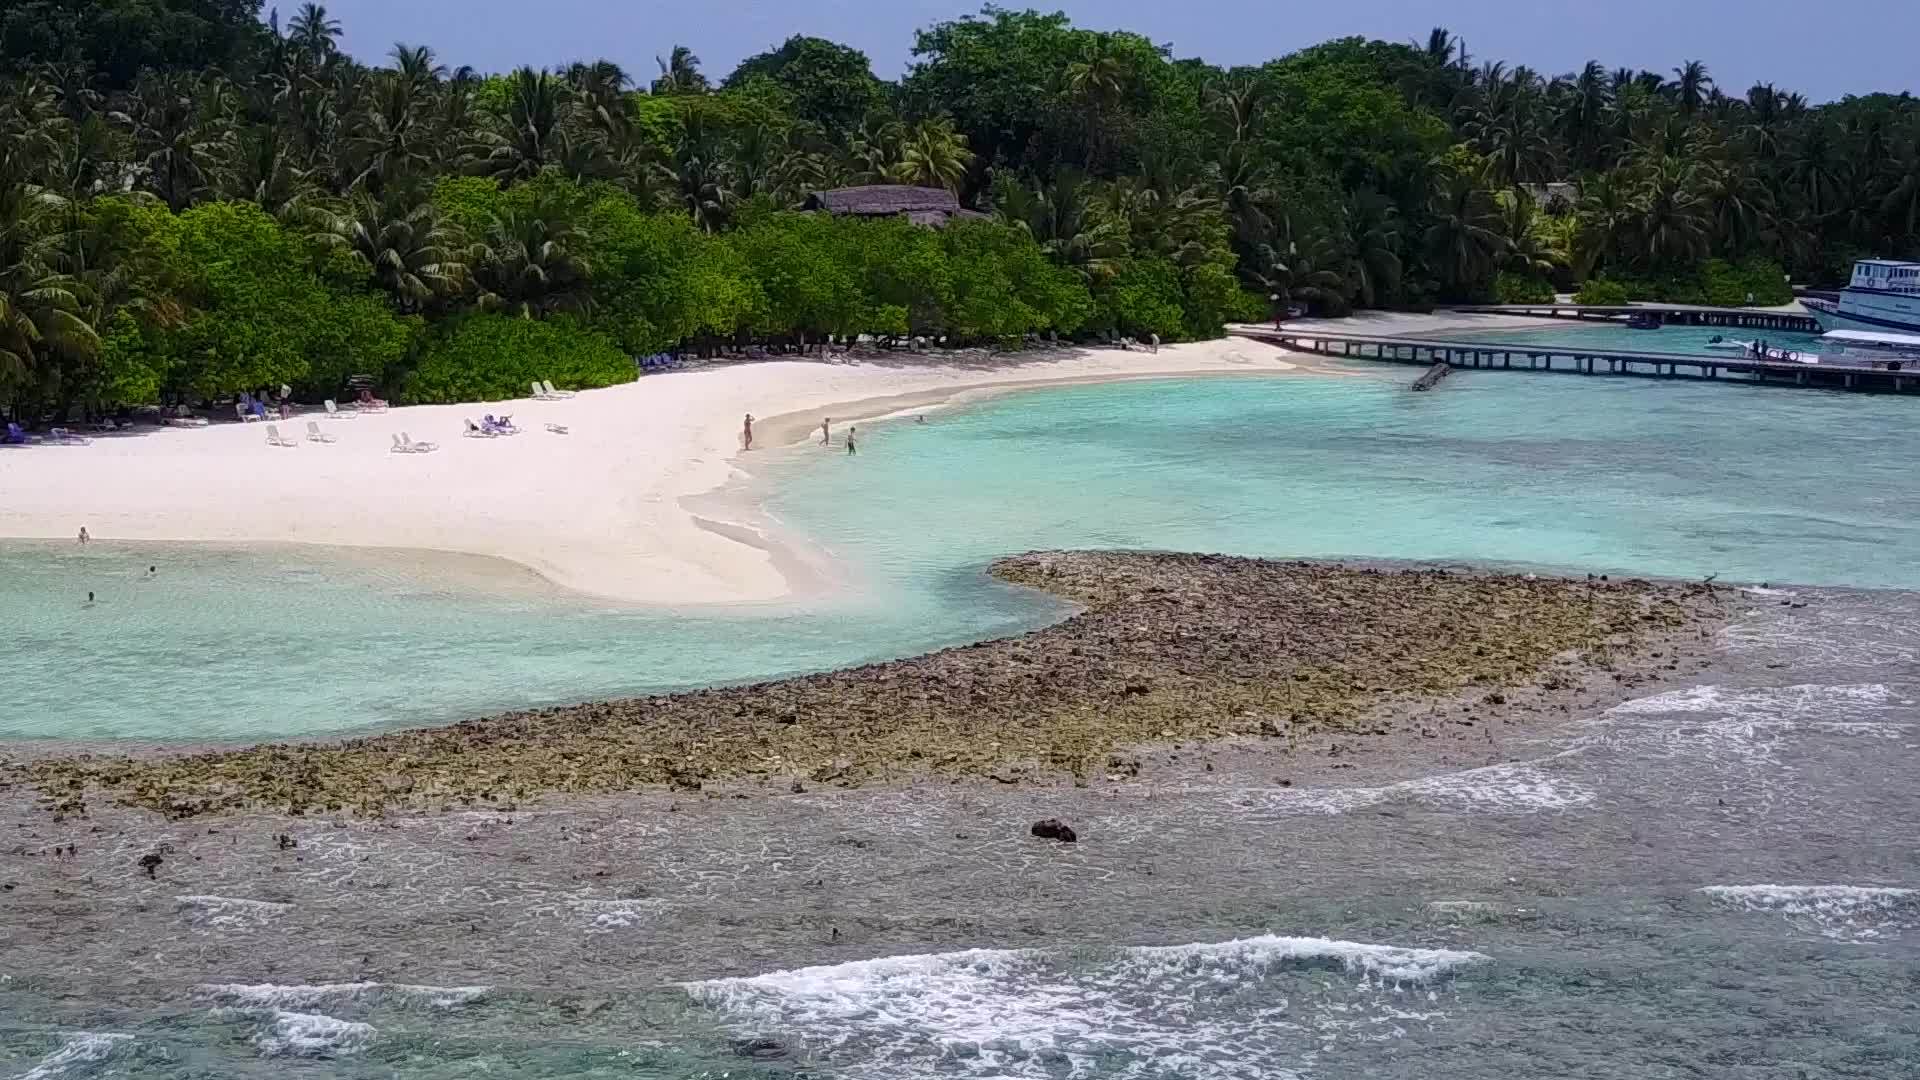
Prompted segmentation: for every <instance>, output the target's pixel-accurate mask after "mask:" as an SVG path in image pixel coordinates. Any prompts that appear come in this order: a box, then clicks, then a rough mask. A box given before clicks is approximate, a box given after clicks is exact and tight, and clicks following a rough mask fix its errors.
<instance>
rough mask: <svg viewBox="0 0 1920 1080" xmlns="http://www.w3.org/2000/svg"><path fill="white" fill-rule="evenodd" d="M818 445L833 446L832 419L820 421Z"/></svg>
mask: <svg viewBox="0 0 1920 1080" xmlns="http://www.w3.org/2000/svg"><path fill="white" fill-rule="evenodd" d="M820 445H821V446H832V445H833V417H831V416H828V417H824V418H822V419H821V421H820Z"/></svg>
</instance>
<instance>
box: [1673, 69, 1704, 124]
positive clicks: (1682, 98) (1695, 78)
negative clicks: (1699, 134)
mask: <svg viewBox="0 0 1920 1080" xmlns="http://www.w3.org/2000/svg"><path fill="white" fill-rule="evenodd" d="M1673 75H1674V81H1673V85H1672V91H1673V98H1674V101H1676V102H1678V103H1679V105H1680V111H1681V113H1682V114H1684V115H1686V116H1687V117H1689V118H1691V117H1692V116H1693V115H1694V114H1695V113H1697V112H1699V111H1700V107H1701V106H1702V105H1704V104H1706V102H1707V92H1708V91H1709V90H1711V89H1712V88H1713V76H1711V75H1709V74H1707V65H1705V64H1703V63H1701V62H1700V61H1698V60H1689V61H1687V62H1686V64H1685V65H1684V66H1682V67H1677V68H1674V69H1673Z"/></svg>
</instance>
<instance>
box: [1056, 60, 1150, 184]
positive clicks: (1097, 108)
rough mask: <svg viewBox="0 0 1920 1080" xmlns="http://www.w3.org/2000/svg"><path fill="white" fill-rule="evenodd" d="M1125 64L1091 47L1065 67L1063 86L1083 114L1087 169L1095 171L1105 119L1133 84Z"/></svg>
mask: <svg viewBox="0 0 1920 1080" xmlns="http://www.w3.org/2000/svg"><path fill="white" fill-rule="evenodd" d="M1132 77H1133V75H1132V71H1131V70H1130V68H1129V67H1128V65H1127V62H1126V60H1124V59H1123V58H1121V57H1120V56H1118V55H1117V54H1115V53H1113V52H1111V51H1108V50H1107V49H1105V48H1103V47H1101V46H1098V45H1090V46H1088V47H1087V51H1086V52H1085V53H1083V54H1082V55H1081V57H1080V59H1078V60H1076V61H1074V62H1073V63H1071V64H1069V65H1067V71H1066V77H1065V84H1066V91H1067V94H1068V96H1069V97H1072V98H1074V99H1075V100H1077V101H1079V102H1080V107H1081V108H1082V109H1083V110H1085V113H1086V128H1087V148H1086V155H1087V156H1086V166H1087V168H1088V169H1093V168H1095V167H1097V165H1098V163H1099V156H1100V141H1101V137H1102V133H1103V132H1104V131H1105V130H1106V127H1107V124H1106V115H1107V113H1108V111H1109V110H1111V109H1115V108H1117V107H1118V106H1119V104H1120V100H1121V98H1122V97H1124V96H1125V94H1126V92H1127V86H1128V84H1129V83H1130V81H1131V80H1132Z"/></svg>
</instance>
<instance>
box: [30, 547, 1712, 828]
mask: <svg viewBox="0 0 1920 1080" xmlns="http://www.w3.org/2000/svg"><path fill="white" fill-rule="evenodd" d="M992 573H993V574H995V575H996V576H998V577H1000V578H1002V579H1005V580H1007V581H1010V582H1014V583H1017V584H1021V585H1026V586H1030V587H1033V588H1037V589H1042V590H1045V591H1047V592H1049V593H1053V594H1055V595H1058V596H1061V597H1063V598H1066V599H1068V600H1071V601H1073V602H1075V603H1077V604H1079V605H1081V607H1082V609H1083V610H1081V611H1080V612H1079V613H1078V614H1076V615H1074V616H1072V617H1071V618H1068V619H1066V620H1065V621H1063V622H1061V623H1059V624H1057V625H1054V626H1051V627H1048V628H1045V629H1042V630H1038V631H1034V632H1032V633H1029V634H1025V635H1022V636H1019V637H1013V638H1006V639H1001V640H995V641H988V642H983V643H980V644H977V645H970V646H966V647H962V648H954V649H947V650H943V651H941V652H937V653H932V654H929V655H926V656H919V657H913V658H910V659H904V660H897V661H891V662H887V663H880V664H872V665H867V666H864V667H857V668H850V669H846V670H841V671H833V672H827V673H823V674H818V675H808V676H803V677H799V678H792V679H785V680H780V681H776V682H768V683H761V684H757V685H752V686H742V687H733V688H725V689H713V690H703V691H698V692H692V693H679V694H667V695H659V696H654V697H646V698H635V699H631V700H621V701H606V702H596V703H591V704H584V705H576V706H569V707H564V708H548V709H539V710H531V711H525V712H516V713H509V714H505V715H500V716H493V717H487V718H483V719H476V720H470V721H467V722H463V723H459V724H455V725H452V726H449V727H443V728H433V729H424V730H414V731H402V732H395V733H390V734H382V735H378V736H373V737H367V738H358V739H352V740H347V741H342V742H337V743H328V744H299V745H262V746H257V747H251V748H247V749H239V750H234V749H223V750H218V751H203V752H181V753H174V754H165V755H159V756H154V757H143V758H132V757H118V756H100V755H83V756H73V757H56V758H50V759H45V760H39V761H33V762H28V763H24V764H19V765H15V766H12V767H10V768H8V769H7V770H6V771H5V772H3V773H0V784H5V785H6V786H15V787H23V788H30V789H34V790H37V792H38V793H39V799H40V802H41V804H42V805H43V806H44V807H45V808H47V809H49V810H51V811H52V812H54V813H56V814H60V815H70V814H75V813H81V812H84V811H85V810H86V808H87V805H88V802H89V801H90V800H95V801H97V800H101V799H106V800H111V801H115V802H119V803H123V804H126V805H129V806H133V807H139V808H144V809H148V810H153V811H157V812H160V813H162V814H165V815H167V816H169V817H172V818H188V817H194V816H198V815H203V814H214V813H223V812H239V811H245V810H264V811H278V812H290V813H294V814H301V813H338V812H358V813H363V814H381V813H385V812H388V811H391V810H398V809H405V808H434V807H449V806H453V807H462V806H464V807H483V808H508V807H514V806H521V805H524V804H526V803H527V802H529V801H530V800H537V799H539V798H540V797H542V796H548V795H552V794H555V793H573V794H609V793H618V792H626V791H635V790H645V789H649V788H666V789H669V790H682V791H695V790H706V791H710V792H712V791H722V790H725V791H730V792H734V793H738V792H743V791H744V792H751V791H753V790H754V789H755V788H756V787H759V788H764V789H767V790H803V789H804V787H805V786H806V785H809V784H812V785H835V786H842V787H854V786H863V785H871V784H901V783H910V782H914V781H923V780H941V779H966V778H981V779H986V778H992V779H994V780H999V781H1001V782H1003V783H1021V782H1041V783H1044V782H1065V781H1067V780H1069V779H1078V780H1083V779H1084V778H1086V777H1088V776H1089V775H1094V774H1112V773H1114V772H1115V771H1122V772H1125V771H1129V770H1137V769H1138V768H1139V758H1138V756H1136V754H1135V751H1137V750H1138V749H1139V748H1142V747H1154V746H1170V745H1181V744H1186V743H1192V742H1209V743H1213V742H1221V741H1229V742H1234V743H1237V744H1250V745H1259V744H1263V743H1272V742H1275V741H1280V742H1281V743H1282V745H1283V746H1290V745H1293V744H1295V743H1297V742H1299V741H1301V740H1303V739H1308V740H1311V739H1320V740H1322V741H1324V740H1326V739H1328V738H1330V737H1331V738H1335V739H1345V740H1364V739H1370V738H1371V739H1383V738H1385V739H1391V738H1397V737H1412V738H1419V737H1422V736H1424V737H1427V738H1433V737H1435V735H1436V732H1435V730H1434V728H1435V726H1436V725H1438V724H1441V723H1451V724H1456V725H1457V724H1466V725H1468V726H1471V723H1472V721H1471V719H1470V717H1471V716H1472V714H1473V713H1474V711H1475V710H1476V709H1478V710H1480V711H1482V712H1485V711H1492V710H1499V709H1500V707H1501V706H1503V705H1505V704H1506V703H1507V700H1508V697H1509V695H1531V697H1530V700H1537V699H1539V698H1540V696H1541V695H1551V694H1553V693H1556V692H1563V691H1564V692H1567V693H1575V692H1579V693H1585V692H1586V690H1585V688H1586V687H1588V686H1590V685H1594V684H1595V683H1596V681H1597V682H1599V683H1601V684H1604V683H1605V682H1607V681H1608V680H1609V678H1610V680H1611V682H1612V683H1614V684H1619V685H1625V686H1632V685H1637V684H1638V683H1640V682H1642V681H1644V680H1645V679H1647V678H1649V677H1652V676H1653V674H1654V673H1657V672H1658V671H1659V670H1660V669H1662V668H1677V667H1678V665H1679V654H1678V653H1677V652H1676V651H1675V649H1674V643H1675V642H1683V641H1699V640H1704V639H1705V638H1706V637H1707V636H1708V634H1709V633H1710V632H1711V631H1712V630H1713V629H1714V628H1716V627H1717V626H1718V625H1719V624H1720V622H1721V621H1722V619H1723V613H1722V610H1721V608H1722V602H1723V598H1724V595H1725V593H1724V591H1723V590H1717V589H1714V588H1712V587H1708V586H1702V585H1685V584H1676V583H1659V582H1648V581H1639V580H1630V581H1622V580H1607V579H1605V578H1591V577H1590V578H1588V579H1586V580H1573V579H1558V578H1545V577H1535V576H1533V575H1524V576H1522V575H1513V574H1498V573H1482V572H1463V571H1457V570H1443V569H1403V568H1378V567H1354V566H1344V565H1336V564H1326V563H1309V562H1276V561H1268V560H1259V559H1246V558H1233V557H1227V556H1217V555H1183V554H1167V553H1150V552H1057V551H1056V552H1036V553H1032V554H1027V555H1021V556H1017V557H1014V558H1009V559H1005V560H1002V561H1001V562H999V563H996V564H995V565H994V566H993V567H992ZM1443 710H1445V711H1446V715H1447V716H1448V717H1450V719H1448V720H1445V721H1442V720H1440V719H1439V718H1440V717H1441V716H1442V712H1443ZM1460 713H1464V714H1465V715H1466V716H1468V717H1469V719H1466V720H1461V719H1459V718H1458V714H1460Z"/></svg>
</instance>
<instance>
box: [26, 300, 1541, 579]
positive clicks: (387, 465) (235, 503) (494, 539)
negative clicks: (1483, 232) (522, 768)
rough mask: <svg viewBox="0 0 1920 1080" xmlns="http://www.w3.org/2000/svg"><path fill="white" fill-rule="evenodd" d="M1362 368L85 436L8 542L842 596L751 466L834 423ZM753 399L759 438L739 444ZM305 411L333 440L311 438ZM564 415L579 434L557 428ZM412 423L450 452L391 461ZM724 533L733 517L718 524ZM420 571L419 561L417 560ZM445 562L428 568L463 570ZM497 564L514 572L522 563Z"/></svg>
mask: <svg viewBox="0 0 1920 1080" xmlns="http://www.w3.org/2000/svg"><path fill="white" fill-rule="evenodd" d="M1325 322H1326V324H1327V325H1330V326H1332V325H1339V324H1342V323H1348V322H1352V323H1355V324H1360V325H1364V326H1366V327H1368V328H1369V330H1370V332H1374V331H1377V332H1395V333H1412V332H1418V331H1420V330H1422V329H1424V328H1428V327H1433V326H1456V325H1468V326H1475V327H1483V328H1484V327H1497V328H1502V329H1506V328H1513V327H1524V326H1529V325H1549V326H1551V325H1554V324H1553V323H1552V322H1551V321H1550V320H1544V321H1543V320H1538V319H1522V318H1515V317H1507V316H1457V315H1429V316H1418V315H1406V314H1392V313H1368V314H1365V315H1357V316H1351V317H1349V318H1348V319H1346V320H1325ZM1277 375H1298V376H1305V377H1322V378H1365V377H1369V374H1368V373H1367V372H1365V371H1362V370H1358V369H1353V368H1347V367H1343V366H1341V365H1340V364H1338V363H1337V362H1329V361H1328V360H1327V359H1326V358H1323V357H1318V356H1315V355H1313V354H1306V353H1296V352H1292V351H1289V350H1284V349H1279V348H1276V347H1273V346H1269V345H1265V344H1262V343H1259V342H1255V341H1250V340H1247V339H1241V338H1234V337H1226V338H1220V339H1214V340H1211V341H1202V342H1192V343H1186V344H1179V345H1167V346H1163V347H1162V349H1161V351H1160V352H1159V353H1158V354H1154V353H1147V352H1142V351H1122V350H1119V349H1113V348H1063V349H1055V350H1047V351H1041V352H1034V353H1016V354H1005V355H999V356H987V355H979V354H968V353H950V354H938V355H933V356H924V355H914V354H902V355H900V356H898V357H888V358H886V362H883V363H856V364H828V363H823V362H819V361H811V360H805V361H802V360H776V361H762V362H756V363H752V364H738V365H724V366H717V367H712V368H705V369H694V370H690V371H681V372H673V373H668V374H664V375H651V376H643V377H642V378H640V379H638V380H636V381H635V382H633V383H627V384H622V385H620V386H615V387H609V388H606V389H603V390H595V391H584V392H581V393H580V394H579V395H578V396H576V397H574V398H571V399H567V400H562V401H554V402H534V401H529V400H521V401H514V402H505V403H470V404H462V405H422V406H407V407H401V408H395V409H392V410H389V411H387V412H384V413H373V414H367V415H364V416H360V417H358V418H356V419H355V421H354V422H352V423H342V422H337V421H329V420H326V419H322V418H320V417H319V415H318V414H316V413H306V414H302V415H300V416H297V417H295V418H294V419H292V420H288V421H284V422H279V423H280V424H281V426H282V429H283V434H286V435H289V436H292V437H294V438H296V439H300V440H301V441H300V442H299V443H298V445H297V448H295V449H291V450H289V449H284V448H275V447H269V446H267V445H265V438H264V431H263V425H256V424H237V423H236V424H220V425H216V426H214V427H212V428H208V429H200V430H178V429H155V430H151V431H148V430H142V431H141V432H140V433H138V434H133V435H117V436H104V437H101V438H97V439H95V440H94V442H93V444H92V445H90V446H85V447H69V446H38V447H29V448H25V449H19V450H10V451H8V452H7V464H8V465H10V466H14V467H13V468H11V469H10V471H9V476H8V483H7V485H6V490H5V492H4V496H5V501H6V502H7V503H8V504H9V513H8V514H7V515H5V516H4V518H0V540H37V541H53V542H58V541H62V540H70V538H71V537H72V536H73V534H74V532H75V531H76V530H77V529H78V527H79V526H80V525H82V524H84V525H86V526H87V527H88V529H89V531H90V532H91V533H92V534H93V536H94V538H95V541H96V542H97V543H108V544H111V543H114V542H116V541H123V542H133V543H164V544H184V545H192V544H215V545H245V546H256V545H279V544H286V545H303V546H314V547H328V548H339V549H347V550H387V551H392V552H418V553H428V554H429V557H430V561H433V560H437V559H438V558H439V557H441V556H448V557H455V558H458V557H473V556H478V557H483V558H491V559H500V560H505V561H506V562H509V563H512V564H514V565H515V567H516V568H517V569H520V570H525V571H529V572H531V573H532V574H534V575H536V576H538V577H539V578H541V579H542V580H543V582H544V583H545V584H546V585H547V586H550V587H552V588H555V589H558V590H560V591H561V592H563V593H566V594H568V595H571V596H574V597H576V598H578V599H579V600H582V601H591V602H597V603H615V604H627V605H634V606H644V607H659V608H710V607H730V606H743V605H758V604H768V603H781V602H796V601H810V600H818V599H820V598H822V597H823V596H825V595H829V594H832V593H834V592H836V591H840V590H842V589H843V588H844V586H845V585H846V583H847V582H848V581H849V580H850V574H849V572H848V570H847V568H843V567H837V566H836V565H834V562H833V560H832V558H831V557H829V556H828V555H826V553H825V552H823V551H821V550H819V549H817V548H814V547H813V546H812V545H811V544H810V542H809V541H808V538H806V537H805V536H801V535H797V534H795V533H793V532H790V531H788V530H787V529H785V528H784V527H783V526H782V525H781V523H779V522H777V521H775V520H773V519H772V518H771V517H769V516H768V515H767V514H766V513H765V510H764V503H763V500H762V498H761V497H760V495H759V494H758V493H757V492H754V491H753V490H752V486H751V485H752V481H753V480H754V479H755V470H754V468H753V465H752V462H753V460H754V459H755V458H756V457H757V456H758V455H759V454H760V453H762V450H761V448H760V447H765V448H766V450H768V451H775V452H778V451H786V450H792V449H795V448H798V447H801V446H803V445H804V444H805V443H806V442H808V441H809V438H810V436H811V435H812V433H813V432H814V431H815V430H816V429H817V426H818V424H819V421H820V419H821V418H822V417H823V416H833V417H834V419H835V427H836V429H839V430H844V427H843V426H842V425H843V424H854V423H862V422H871V421H874V420H876V419H884V418H887V417H891V416H895V415H899V414H903V413H907V412H911V411H916V410H921V409H930V408H953V407H957V406H962V405H965V404H969V403H972V402H974V401H978V400H984V399H987V398H990V397H996V396H1000V395H1005V394H1010V393H1016V392H1019V391H1022V390H1029V389H1046V388H1049V387H1058V386H1077V385H1093V384H1099V383H1107V382H1132V381H1145V380H1160V379H1185V378H1216V377H1222V376H1242V377H1253V376H1258V377H1272V376H1277ZM487 412H508V413H511V414H513V415H514V416H516V417H517V419H518V422H519V424H520V426H521V427H522V428H523V429H524V430H525V433H524V434H522V435H520V436H517V437H513V438H506V439H487V440H478V439H465V438H459V437H457V436H454V435H453V433H454V432H457V431H458V430H459V429H460V427H461V425H462V423H463V421H464V419H465V418H467V417H471V416H478V415H481V414H483V413H487ZM748 412H753V413H755V415H756V416H757V417H761V419H758V420H757V421H756V425H755V430H756V435H757V436H758V438H757V439H756V442H757V443H759V444H760V446H757V447H756V449H755V450H754V451H744V450H742V449H741V447H740V445H739V442H740V440H739V424H740V417H741V416H743V415H744V414H745V413H748ZM309 422H314V423H317V424H319V425H320V427H321V430H322V431H323V433H325V434H327V435H329V436H332V437H334V438H335V439H336V440H337V443H336V444H334V445H325V446H322V445H315V444H311V443H308V442H306V441H305V439H304V434H305V432H304V428H305V425H306V424H307V423H309ZM550 423H557V424H564V425H566V426H567V427H568V428H569V431H570V433H569V434H568V435H567V436H565V437H560V436H557V435H554V434H551V433H549V432H547V431H546V430H544V428H545V425H547V424H550ZM401 432H406V433H407V434H408V435H410V436H411V437H413V438H415V439H419V440H430V441H432V440H436V439H437V441H439V442H440V449H439V451H437V452H435V453H433V454H430V455H421V456H419V457H418V458H417V459H416V458H413V457H411V456H403V455H395V454H391V453H390V452H389V446H388V443H389V441H390V439H391V438H393V437H395V436H397V435H398V434H399V433H401ZM716 526H717V528H716ZM416 569H418V568H417V567H416ZM442 574H443V570H442V569H441V567H439V566H435V567H433V568H432V569H431V570H430V571H429V572H428V573H426V574H423V575H422V577H423V578H424V579H426V580H428V581H429V582H430V583H438V582H441V581H443V580H446V579H445V578H444V577H443V576H442ZM499 576H502V577H504V576H507V575H506V574H505V572H504V571H502V572H501V574H500V575H499Z"/></svg>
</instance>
